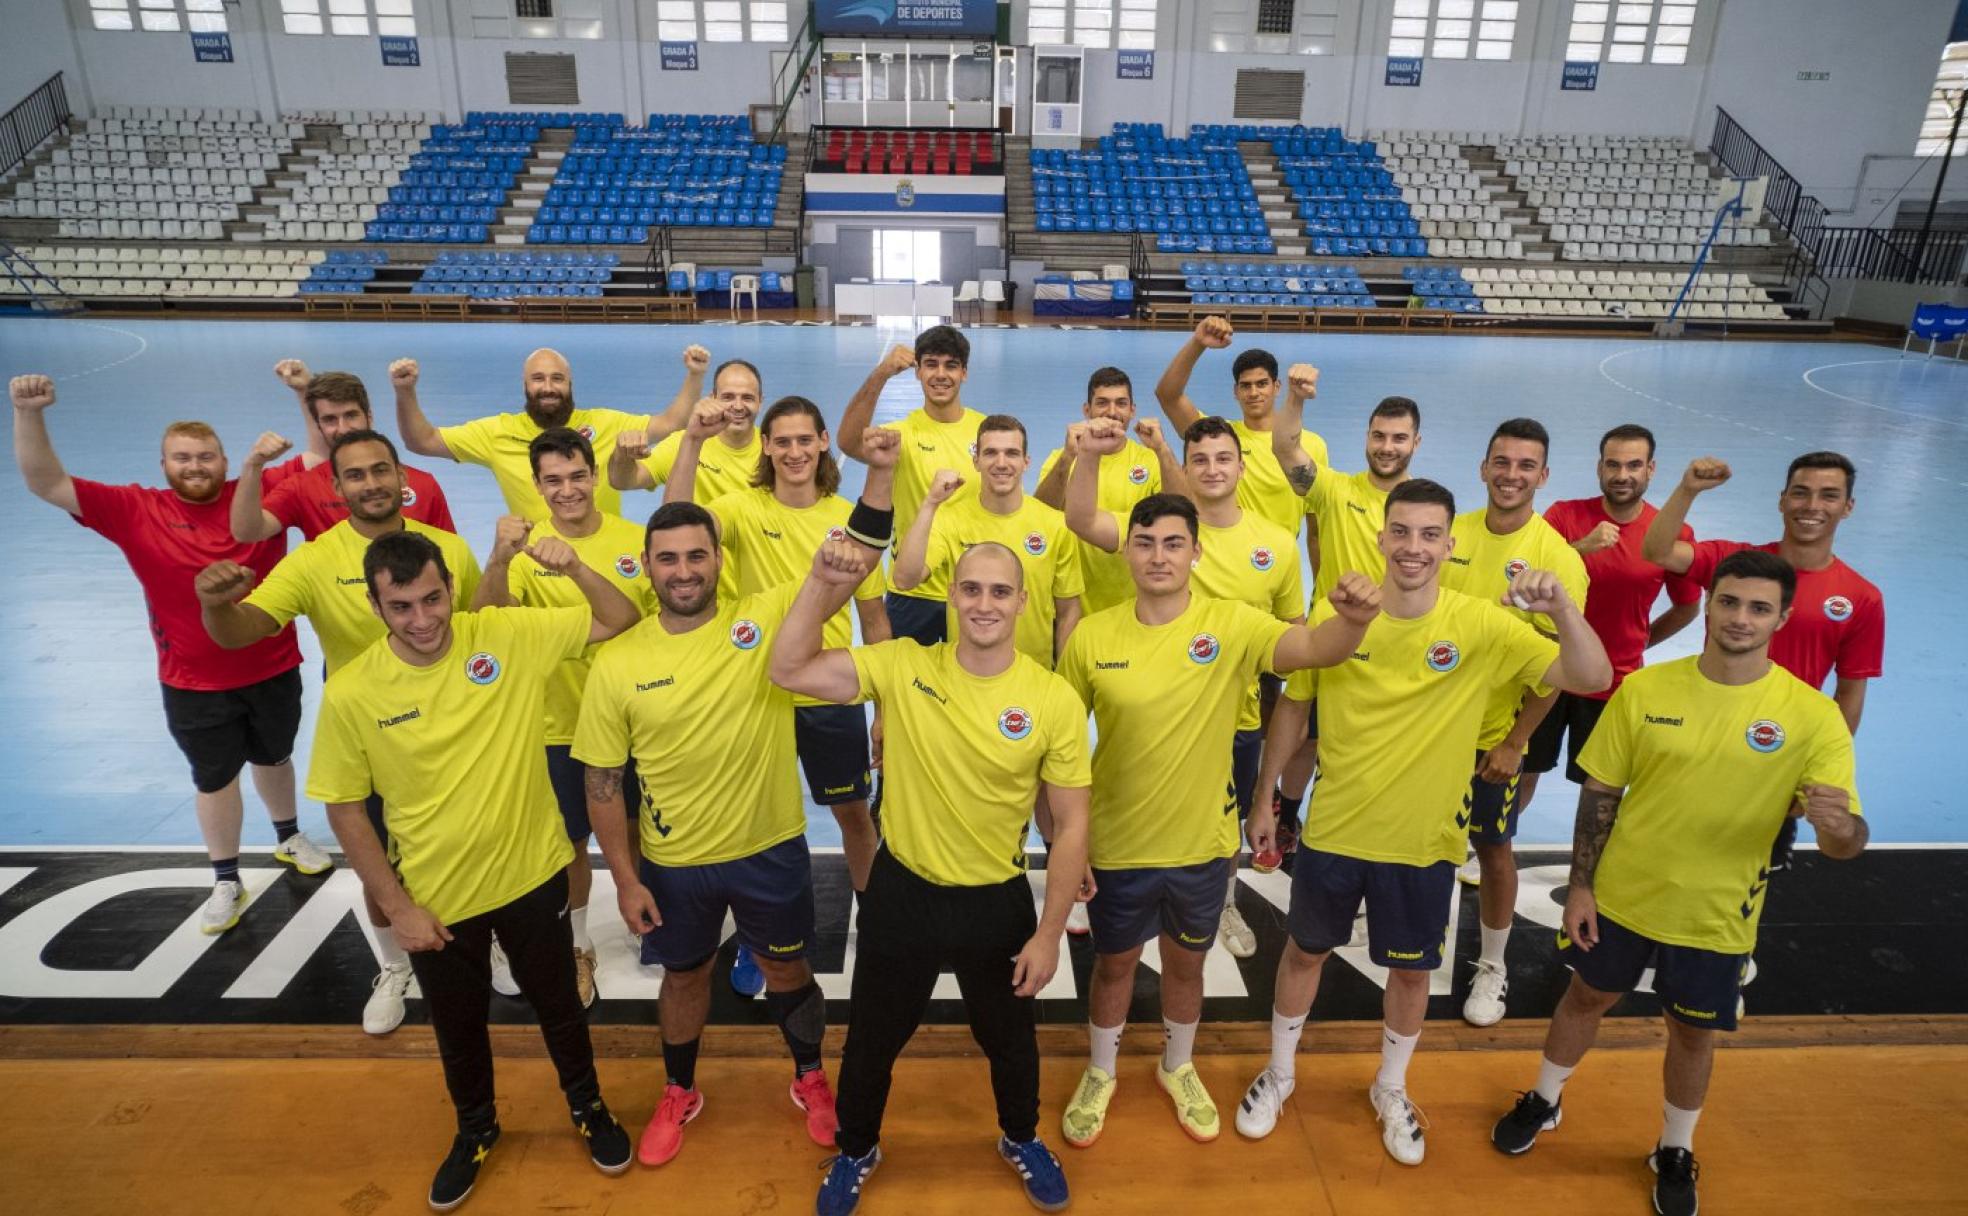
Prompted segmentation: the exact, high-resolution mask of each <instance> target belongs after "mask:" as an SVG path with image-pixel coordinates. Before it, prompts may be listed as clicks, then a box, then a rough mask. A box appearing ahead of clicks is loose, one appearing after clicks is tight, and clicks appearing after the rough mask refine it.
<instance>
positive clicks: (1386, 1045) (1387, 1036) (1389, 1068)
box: [1374, 1023, 1421, 1089]
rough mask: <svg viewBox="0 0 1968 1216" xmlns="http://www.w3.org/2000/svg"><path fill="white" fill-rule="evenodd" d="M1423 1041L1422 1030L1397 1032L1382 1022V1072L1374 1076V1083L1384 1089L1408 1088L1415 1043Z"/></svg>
mask: <svg viewBox="0 0 1968 1216" xmlns="http://www.w3.org/2000/svg"><path fill="white" fill-rule="evenodd" d="M1419 1042H1421V1032H1420V1031H1419V1030H1417V1031H1415V1032H1414V1033H1413V1034H1395V1033H1394V1028H1393V1027H1392V1026H1389V1025H1386V1024H1385V1023H1382V1025H1381V1028H1380V1072H1379V1073H1378V1074H1376V1075H1375V1077H1374V1084H1375V1085H1377V1086H1379V1087H1381V1088H1382V1089H1406V1088H1407V1087H1408V1061H1409V1060H1410V1059H1412V1058H1414V1053H1415V1044H1416V1043H1419Z"/></svg>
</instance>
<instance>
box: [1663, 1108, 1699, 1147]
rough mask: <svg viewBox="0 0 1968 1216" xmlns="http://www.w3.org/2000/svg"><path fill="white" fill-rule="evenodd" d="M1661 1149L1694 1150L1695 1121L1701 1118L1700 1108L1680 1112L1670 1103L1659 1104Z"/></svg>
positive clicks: (1679, 1109)
mask: <svg viewBox="0 0 1968 1216" xmlns="http://www.w3.org/2000/svg"><path fill="white" fill-rule="evenodd" d="M1661 1116H1662V1119H1661V1139H1660V1146H1661V1147H1662V1148H1685V1149H1687V1150H1688V1151H1689V1152H1693V1151H1694V1150H1695V1120H1697V1119H1699V1118H1701V1107H1699V1106H1697V1107H1696V1108H1695V1109H1693V1110H1682V1109H1681V1108H1680V1107H1678V1106H1676V1105H1675V1104H1674V1103H1672V1102H1663V1103H1661Z"/></svg>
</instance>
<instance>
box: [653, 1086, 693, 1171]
mask: <svg viewBox="0 0 1968 1216" xmlns="http://www.w3.org/2000/svg"><path fill="white" fill-rule="evenodd" d="M703 1111H704V1095H703V1094H701V1093H698V1092H697V1091H696V1090H694V1089H685V1088H684V1087H683V1086H681V1085H665V1086H664V1087H663V1100H662V1101H660V1102H658V1103H657V1104H656V1113H655V1114H654V1115H651V1116H650V1117H649V1126H648V1127H645V1128H643V1129H642V1143H641V1144H639V1145H637V1146H636V1159H637V1160H639V1161H641V1162H642V1163H643V1164H644V1165H662V1164H664V1163H665V1162H667V1161H669V1159H670V1158H672V1157H674V1156H676V1155H677V1153H678V1152H679V1151H680V1150H682V1148H683V1125H684V1124H686V1123H688V1122H690V1121H691V1120H692V1119H695V1118H696V1117H697V1116H698V1115H700V1114H702V1113H703Z"/></svg>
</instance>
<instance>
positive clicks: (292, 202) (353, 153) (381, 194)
mask: <svg viewBox="0 0 1968 1216" xmlns="http://www.w3.org/2000/svg"><path fill="white" fill-rule="evenodd" d="M386 113H391V114H395V113H398V112H397V111H386ZM290 117H292V116H291V115H290ZM315 125H324V124H319V123H317V124H315ZM429 134H430V125H429V124H428V123H424V122H413V121H396V120H394V119H392V120H389V121H382V120H373V121H372V120H371V119H370V118H369V117H368V116H366V115H360V114H357V113H355V112H353V111H351V112H349V120H348V121H346V122H341V123H339V124H337V134H336V137H335V138H333V139H331V140H329V145H328V151H326V152H318V153H314V154H313V155H312V156H311V157H307V158H304V159H302V160H300V161H297V162H295V164H294V165H292V166H291V167H292V168H294V169H298V170H300V173H301V184H300V185H297V186H294V187H291V188H290V190H289V191H288V199H287V200H286V201H285V202H279V203H275V204H274V207H275V214H274V218H273V219H271V220H268V221H266V223H265V224H264V225H263V227H262V237H261V239H263V240H267V241H287V240H307V239H309V236H308V233H309V231H310V229H309V228H308V225H309V224H310V223H313V222H316V221H319V222H320V223H321V225H322V227H321V229H320V231H319V232H318V233H317V234H316V235H315V236H314V238H313V239H315V240H323V239H332V240H347V241H359V240H362V239H363V237H364V236H365V235H366V233H367V228H368V224H369V223H370V221H372V220H375V219H376V218H377V217H378V215H379V213H380V208H381V205H382V204H384V203H386V202H388V201H389V191H390V187H392V186H396V185H398V184H400V183H401V182H402V180H403V172H404V170H406V169H408V168H409V166H410V159H411V157H412V156H413V155H414V154H415V152H416V150H417V148H418V147H419V146H420V145H421V144H422V142H423V140H424V139H425V138H426V137H427V136H429Z"/></svg>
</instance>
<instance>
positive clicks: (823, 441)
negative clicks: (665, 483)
mask: <svg viewBox="0 0 1968 1216" xmlns="http://www.w3.org/2000/svg"><path fill="white" fill-rule="evenodd" d="M1015 437H1016V436H1014V438H1015ZM764 441H765V456H766V459H767V460H770V461H771V462H772V476H773V484H774V485H775V486H804V485H810V484H811V483H812V481H813V478H814V475H815V474H816V473H818V472H819V470H820V454H821V453H822V452H825V451H827V450H828V445H829V443H830V441H829V439H828V437H827V432H826V431H823V430H821V429H820V427H819V425H818V424H817V423H815V422H814V421H813V419H812V418H811V417H810V416H809V415H807V414H805V413H800V412H794V413H787V414H782V415H780V416H779V417H777V418H775V419H773V420H772V430H771V433H769V434H767V435H766V436H765V437H764Z"/></svg>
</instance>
